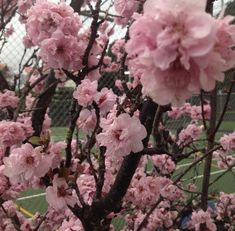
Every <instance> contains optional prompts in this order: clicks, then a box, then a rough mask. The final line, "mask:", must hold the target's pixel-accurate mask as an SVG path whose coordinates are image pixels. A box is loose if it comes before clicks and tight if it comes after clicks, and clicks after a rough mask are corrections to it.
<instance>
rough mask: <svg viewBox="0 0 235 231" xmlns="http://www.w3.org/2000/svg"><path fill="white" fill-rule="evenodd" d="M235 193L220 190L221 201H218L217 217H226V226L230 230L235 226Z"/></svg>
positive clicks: (220, 218)
mask: <svg viewBox="0 0 235 231" xmlns="http://www.w3.org/2000/svg"><path fill="white" fill-rule="evenodd" d="M234 211H235V194H234V193H231V194H227V193H224V192H220V196H219V201H218V202H217V203H216V214H217V217H216V219H217V220H219V221H221V220H224V219H226V220H227V223H226V227H227V228H228V230H229V231H232V230H234V228H235V214H234Z"/></svg>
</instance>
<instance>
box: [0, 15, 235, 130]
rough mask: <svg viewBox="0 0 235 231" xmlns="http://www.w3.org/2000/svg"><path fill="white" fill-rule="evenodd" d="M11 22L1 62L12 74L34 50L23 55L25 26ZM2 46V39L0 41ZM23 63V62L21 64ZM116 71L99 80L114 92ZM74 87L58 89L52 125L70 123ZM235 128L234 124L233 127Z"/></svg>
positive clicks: (221, 96) (233, 103)
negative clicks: (11, 32) (10, 32)
mask: <svg viewBox="0 0 235 231" xmlns="http://www.w3.org/2000/svg"><path fill="white" fill-rule="evenodd" d="M11 24H12V25H13V27H14V28H15V32H14V34H13V35H12V36H11V37H10V38H9V40H8V41H7V43H6V44H5V45H4V48H3V49H2V51H1V52H0V63H2V64H7V66H8V67H9V70H10V72H11V73H12V74H14V73H18V72H19V68H20V65H21V64H23V63H24V61H26V60H27V59H28V57H30V55H31V54H32V52H33V50H31V49H29V50H27V52H26V54H25V56H24V59H23V60H21V59H22V56H23V54H24V46H23V43H22V38H23V37H24V35H25V29H24V26H23V25H22V24H21V23H20V22H19V20H18V17H17V16H16V17H14V18H13V20H12V21H11ZM114 37H115V38H121V37H123V30H122V29H121V28H120V27H117V28H116V29H115V36H114ZM0 46H1V41H0ZM20 63H21V64H20ZM116 78H117V77H116V74H115V73H107V74H105V75H103V76H102V77H101V79H100V81H99V85H100V86H107V87H108V88H112V89H113V90H114V92H118V89H117V88H116V87H115V80H116ZM227 79H231V74H229V75H228V77H227ZM228 85H229V83H225V84H224V85H223V86H222V85H221V86H220V90H219V91H218V97H217V105H218V111H217V114H218V116H219V114H220V113H221V112H222V110H223V105H224V104H225V101H226V97H227V94H226V90H227V89H226V88H228ZM72 92H73V88H72V87H65V88H61V89H58V90H57V92H56V94H55V96H54V98H53V100H52V103H51V105H50V116H51V118H52V125H53V126H56V127H64V126H67V125H68V124H69V120H70V105H71V99H72ZM189 102H191V103H192V104H195V105H198V104H200V98H199V97H197V96H194V97H192V98H191V99H190V100H189ZM224 119H225V121H230V122H233V121H235V89H233V93H232V94H231V98H230V100H229V103H228V110H227V111H226V113H225V117H224ZM186 122H187V118H183V119H181V120H180V121H175V122H174V123H172V126H173V125H174V126H173V128H175V127H178V126H180V125H182V124H184V123H186ZM231 129H234V126H233V127H232V128H231Z"/></svg>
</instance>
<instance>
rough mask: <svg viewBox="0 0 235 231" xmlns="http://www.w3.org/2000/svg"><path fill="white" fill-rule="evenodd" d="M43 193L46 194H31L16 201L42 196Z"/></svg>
mask: <svg viewBox="0 0 235 231" xmlns="http://www.w3.org/2000/svg"><path fill="white" fill-rule="evenodd" d="M45 195H46V193H39V194H35V195H31V196H26V197H21V198H18V199H17V200H16V201H23V200H27V199H31V198H36V197H42V196H45Z"/></svg>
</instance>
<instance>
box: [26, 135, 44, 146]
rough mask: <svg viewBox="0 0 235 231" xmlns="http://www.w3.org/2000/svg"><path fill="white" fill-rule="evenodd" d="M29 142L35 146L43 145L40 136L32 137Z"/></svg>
mask: <svg viewBox="0 0 235 231" xmlns="http://www.w3.org/2000/svg"><path fill="white" fill-rule="evenodd" d="M28 142H29V143H30V144H33V145H38V146H39V145H40V144H41V139H40V137H39V136H31V137H30V138H29V139H28Z"/></svg>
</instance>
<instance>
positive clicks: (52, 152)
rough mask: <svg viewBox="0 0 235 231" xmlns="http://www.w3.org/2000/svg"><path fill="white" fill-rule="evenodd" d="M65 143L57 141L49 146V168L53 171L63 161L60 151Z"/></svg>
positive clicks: (64, 146)
mask: <svg viewBox="0 0 235 231" xmlns="http://www.w3.org/2000/svg"><path fill="white" fill-rule="evenodd" d="M66 146H67V145H66V143H65V142H64V141H59V142H56V143H54V144H51V146H50V149H49V155H48V156H49V158H50V159H51V168H52V169H55V168H57V167H58V166H59V165H60V162H61V161H62V160H63V156H62V151H63V150H64V149H65V148H66Z"/></svg>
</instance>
